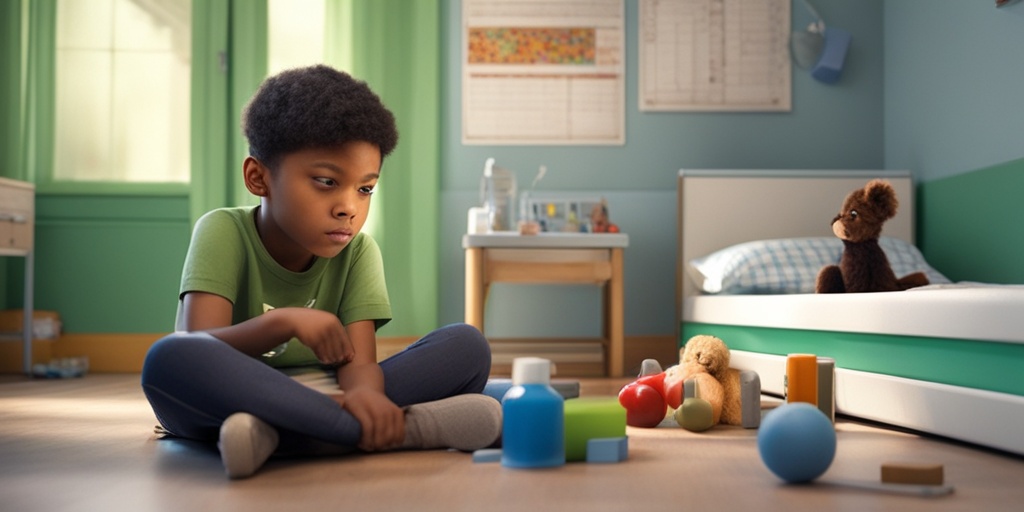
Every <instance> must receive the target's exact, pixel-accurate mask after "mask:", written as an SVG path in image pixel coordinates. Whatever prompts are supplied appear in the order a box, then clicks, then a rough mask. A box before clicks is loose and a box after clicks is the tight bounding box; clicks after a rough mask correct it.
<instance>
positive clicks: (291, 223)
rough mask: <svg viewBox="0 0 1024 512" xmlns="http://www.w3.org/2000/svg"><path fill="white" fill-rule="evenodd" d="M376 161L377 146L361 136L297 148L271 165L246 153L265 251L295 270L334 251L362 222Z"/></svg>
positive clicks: (377, 173)
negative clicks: (257, 199) (342, 142)
mask: <svg viewBox="0 0 1024 512" xmlns="http://www.w3.org/2000/svg"><path fill="white" fill-rule="evenodd" d="M380 166H381V157H380V150H379V149H378V148H377V146H375V145H373V144H370V143H368V142H362V141H355V142H349V143H346V144H345V145H343V146H339V147H337V148H330V149H307V150H302V151H297V152H295V153H291V154H288V155H287V156H285V157H284V158H282V159H281V163H280V165H278V167H277V169H274V170H271V169H268V168H266V167H265V166H264V165H262V164H261V163H259V162H258V161H256V160H255V159H252V158H249V159H246V162H245V169H244V172H245V179H246V186H247V187H248V188H249V190H250V191H251V192H252V193H254V194H256V195H258V196H260V197H262V199H261V202H260V204H261V207H260V210H259V213H258V215H257V218H256V227H257V229H258V230H259V233H260V239H261V240H263V245H264V246H265V247H266V248H267V251H268V252H269V253H270V255H271V256H272V257H273V258H274V259H275V260H276V261H277V262H278V263H280V264H281V266H283V267H285V268H287V269H289V270H292V271H295V272H301V271H303V270H306V269H307V268H309V266H310V265H311V264H312V262H313V257H314V256H317V257H320V258H331V257H334V256H337V254H338V253H340V252H341V250H342V249H344V248H345V247H346V246H347V245H348V244H349V242H351V241H352V239H353V238H354V237H355V236H356V234H358V233H359V231H360V230H362V229H363V225H364V224H365V223H366V215H367V213H368V212H369V211H370V195H371V194H372V193H373V189H374V187H375V186H376V185H377V180H378V178H379V177H380Z"/></svg>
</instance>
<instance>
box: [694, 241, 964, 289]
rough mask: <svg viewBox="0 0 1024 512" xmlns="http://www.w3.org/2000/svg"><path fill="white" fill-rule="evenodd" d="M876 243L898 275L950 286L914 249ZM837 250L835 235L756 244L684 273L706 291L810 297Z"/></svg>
mask: <svg viewBox="0 0 1024 512" xmlns="http://www.w3.org/2000/svg"><path fill="white" fill-rule="evenodd" d="M879 245H880V246H881V247H882V250H884V251H885V253H886V257H888V258H889V263H890V265H891V266H892V268H893V272H895V273H896V275H897V276H903V275H906V274H909V273H911V272H916V271H923V272H925V273H926V274H927V275H928V279H929V280H930V281H931V282H932V283H948V282H949V279H947V278H946V277H945V276H943V275H942V274H940V273H939V272H938V271H936V270H935V269H933V268H932V267H931V266H930V265H928V263H927V262H926V261H925V260H924V257H923V256H922V255H921V252H920V251H919V250H918V249H917V248H916V247H914V246H913V245H911V244H908V243H906V242H904V241H902V240H899V239H896V238H889V237H882V238H881V239H880V240H879ZM842 252H843V242H842V241H841V240H839V239H838V238H835V237H813V238H811V237H809V238H785V239H779V240H758V241H754V242H746V243H742V244H738V245H734V246H732V247H727V248H725V249H722V250H720V251H716V252H714V253H712V254H709V255H707V256H704V257H702V258H697V259H695V260H693V261H691V262H690V263H689V265H688V266H687V270H688V273H689V274H690V277H691V279H693V281H694V282H695V283H696V284H697V287H698V288H700V289H701V290H703V291H704V292H705V293H719V294H783V293H814V287H815V282H816V281H817V278H818V272H819V271H820V270H821V268H822V267H824V266H825V265H835V264H838V263H839V258H840V256H842Z"/></svg>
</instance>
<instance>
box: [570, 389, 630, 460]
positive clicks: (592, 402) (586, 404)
mask: <svg viewBox="0 0 1024 512" xmlns="http://www.w3.org/2000/svg"><path fill="white" fill-rule="evenodd" d="M625 435H626V409H625V408H623V407H622V406H621V405H619V399H618V398H597V397H594V398H571V399H569V400H566V401H565V460H566V462H571V461H581V460H587V441H589V440H591V439H595V438H609V437H624V436H625Z"/></svg>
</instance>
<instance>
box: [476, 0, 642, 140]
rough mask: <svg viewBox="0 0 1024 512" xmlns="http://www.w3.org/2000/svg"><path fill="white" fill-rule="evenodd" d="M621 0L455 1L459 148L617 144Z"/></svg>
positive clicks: (621, 104) (621, 123) (621, 130)
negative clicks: (459, 65)
mask: <svg viewBox="0 0 1024 512" xmlns="http://www.w3.org/2000/svg"><path fill="white" fill-rule="evenodd" d="M624 18H625V11H624V4H623V0H542V1H540V0H463V2H462V20H463V21H462V25H463V26H462V41H463V44H462V52H463V57H462V142H463V144H489V145H493V144H523V145H552V144H562V145H575V144H580V145H597V144H610V145H616V144H624V143H625V138H626V137H625V71H624V66H625V27H624Z"/></svg>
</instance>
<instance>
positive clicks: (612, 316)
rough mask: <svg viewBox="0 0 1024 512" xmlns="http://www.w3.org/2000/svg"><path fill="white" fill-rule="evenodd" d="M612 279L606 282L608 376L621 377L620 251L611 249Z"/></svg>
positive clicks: (621, 281) (622, 334) (623, 327)
mask: <svg viewBox="0 0 1024 512" xmlns="http://www.w3.org/2000/svg"><path fill="white" fill-rule="evenodd" d="M611 252H612V277H611V279H610V280H609V281H608V285H607V286H608V313H607V320H606V322H608V329H607V331H608V332H607V336H608V376H609V377H622V374H623V368H622V367H623V365H624V356H623V352H624V345H625V340H624V333H623V332H624V330H625V322H624V320H623V319H624V311H623V310H624V309H625V307H624V303H623V276H622V270H623V269H622V267H623V265H622V249H612V251H611Z"/></svg>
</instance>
